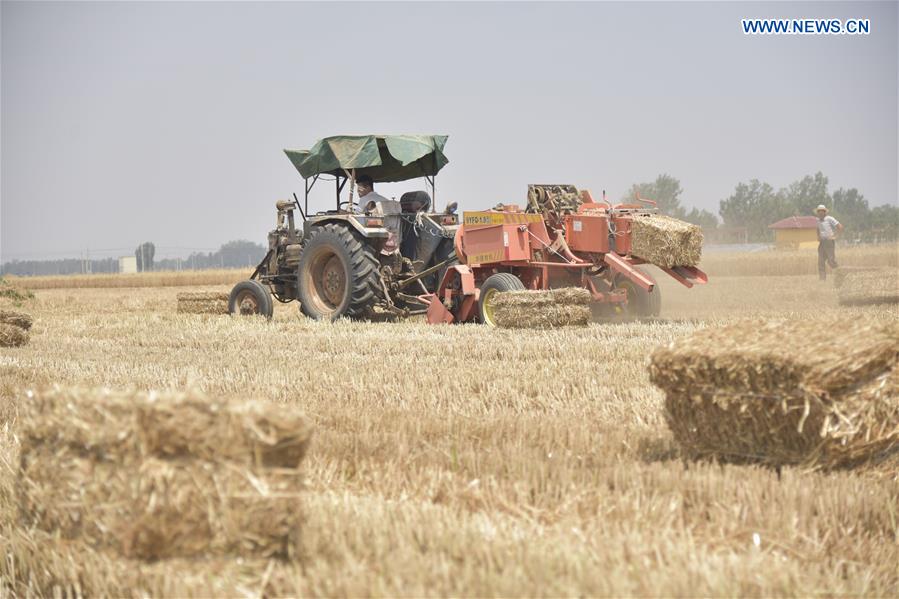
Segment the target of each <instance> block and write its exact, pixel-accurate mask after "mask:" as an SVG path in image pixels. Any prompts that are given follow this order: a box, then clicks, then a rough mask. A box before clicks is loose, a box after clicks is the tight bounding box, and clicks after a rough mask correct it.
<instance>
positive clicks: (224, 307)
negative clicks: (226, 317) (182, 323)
mask: <svg viewBox="0 0 899 599" xmlns="http://www.w3.org/2000/svg"><path fill="white" fill-rule="evenodd" d="M177 311H178V312H179V313H180V314H228V313H229V312H228V300H178V310H177Z"/></svg>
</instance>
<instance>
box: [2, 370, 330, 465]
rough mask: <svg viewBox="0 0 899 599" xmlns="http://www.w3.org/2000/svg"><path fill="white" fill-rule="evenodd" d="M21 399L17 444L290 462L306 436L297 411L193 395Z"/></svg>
mask: <svg viewBox="0 0 899 599" xmlns="http://www.w3.org/2000/svg"><path fill="white" fill-rule="evenodd" d="M20 405H21V406H22V408H21V413H20V416H19V422H20V426H21V429H20V437H21V439H22V445H23V449H27V448H28V447H31V446H36V445H49V446H52V447H70V448H73V449H74V450H76V451H78V452H81V453H89V454H92V455H94V456H97V457H98V459H110V460H112V459H114V460H117V461H119V462H127V461H129V460H132V461H133V460H139V459H141V458H143V457H145V456H155V457H159V458H166V459H171V458H184V457H196V458H202V459H207V460H229V461H233V462H235V463H241V464H247V465H259V466H278V467H284V468H296V467H298V466H299V464H300V461H301V460H302V459H303V456H304V455H305V453H306V450H307V448H308V446H309V442H310V439H311V435H312V428H311V425H310V423H309V421H308V420H307V419H306V418H305V417H304V415H303V414H302V413H301V412H300V411H298V410H296V409H291V408H289V407H286V406H279V405H277V404H273V403H260V402H228V401H223V400H214V399H209V398H206V397H204V396H202V395H200V394H196V393H193V394H190V393H168V394H158V393H149V394H147V393H116V392H112V391H108V390H100V391H96V390H95V391H86V390H79V389H60V388H54V389H46V390H42V391H37V392H30V393H29V397H28V398H27V399H26V400H24V401H23V402H22V403H21V404H20Z"/></svg>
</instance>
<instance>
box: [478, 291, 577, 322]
mask: <svg viewBox="0 0 899 599" xmlns="http://www.w3.org/2000/svg"><path fill="white" fill-rule="evenodd" d="M591 300H592V298H591V296H590V292H589V291H587V290H586V289H582V288H577V287H568V288H562V289H554V290H549V291H506V292H503V293H498V294H497V296H496V298H495V299H494V300H493V316H494V320H495V321H496V325H497V326H499V327H502V328H513V329H514V328H518V329H523V328H556V327H563V326H585V325H586V324H587V323H588V322H590V306H589V304H590V301H591Z"/></svg>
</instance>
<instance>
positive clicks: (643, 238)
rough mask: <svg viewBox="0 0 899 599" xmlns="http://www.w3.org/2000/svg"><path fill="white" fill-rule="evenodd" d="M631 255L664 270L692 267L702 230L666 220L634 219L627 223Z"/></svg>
mask: <svg viewBox="0 0 899 599" xmlns="http://www.w3.org/2000/svg"><path fill="white" fill-rule="evenodd" d="M631 254H633V255H634V256H637V257H639V258H642V259H643V260H645V261H647V262H649V263H651V264H655V265H657V266H661V267H664V268H672V267H674V266H696V265H697V264H699V259H700V258H701V257H702V229H701V228H700V227H699V226H698V225H693V224H690V223H687V222H684V221H682V220H678V219H676V218H672V217H670V216H664V215H660V214H650V215H643V216H640V215H637V216H635V217H634V219H633V221H632V222H631Z"/></svg>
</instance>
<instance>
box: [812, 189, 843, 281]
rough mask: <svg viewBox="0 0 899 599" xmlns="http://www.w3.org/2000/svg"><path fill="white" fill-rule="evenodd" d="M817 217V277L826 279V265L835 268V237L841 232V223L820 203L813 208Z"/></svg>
mask: <svg viewBox="0 0 899 599" xmlns="http://www.w3.org/2000/svg"><path fill="white" fill-rule="evenodd" d="M815 214H816V215H817V217H818V277H819V278H820V279H821V280H822V281H824V280H825V279H827V266H826V265H828V264H829V265H830V267H831V268H837V254H836V239H837V236H838V235H839V234H840V233H842V232H843V225H841V224H840V222H839V221H838V220H837V219H835V218H834V217H832V216H828V215H827V206H825V205H824V204H820V205H819V206H818V208H816V209H815Z"/></svg>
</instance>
